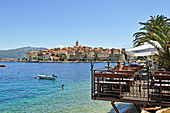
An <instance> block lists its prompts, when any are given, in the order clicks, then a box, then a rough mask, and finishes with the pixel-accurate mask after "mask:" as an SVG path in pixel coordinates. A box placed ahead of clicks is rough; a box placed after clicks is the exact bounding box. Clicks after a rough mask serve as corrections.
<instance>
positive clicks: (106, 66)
mask: <svg viewBox="0 0 170 113" xmlns="http://www.w3.org/2000/svg"><path fill="white" fill-rule="evenodd" d="M112 67H114V66H112V65H111V64H110V65H109V68H112ZM105 68H108V65H105Z"/></svg>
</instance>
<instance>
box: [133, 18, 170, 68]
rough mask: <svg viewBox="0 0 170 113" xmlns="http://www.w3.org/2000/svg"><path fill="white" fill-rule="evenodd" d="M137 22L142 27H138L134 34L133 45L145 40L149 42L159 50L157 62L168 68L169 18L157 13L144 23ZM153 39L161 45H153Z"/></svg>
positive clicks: (169, 58)
mask: <svg viewBox="0 0 170 113" xmlns="http://www.w3.org/2000/svg"><path fill="white" fill-rule="evenodd" d="M139 24H140V25H143V26H144V27H142V28H141V29H140V30H141V31H140V32H137V33H135V34H134V37H135V40H134V41H133V42H134V46H139V45H142V44H144V43H145V42H148V43H150V44H151V45H153V46H154V47H155V48H156V49H157V50H158V52H159V54H158V57H159V63H160V64H162V65H165V66H167V67H168V68H169V69H170V54H169V53H170V52H169V44H170V19H167V17H164V16H163V15H161V16H159V15H157V16H156V17H155V16H154V17H153V16H151V19H150V20H148V21H147V22H146V23H143V22H140V23H139ZM153 41H157V42H158V43H159V44H160V45H161V47H158V46H157V45H155V44H154V43H153Z"/></svg>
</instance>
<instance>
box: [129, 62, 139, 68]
mask: <svg viewBox="0 0 170 113" xmlns="http://www.w3.org/2000/svg"><path fill="white" fill-rule="evenodd" d="M138 66H139V65H138V63H136V61H133V63H131V64H130V67H138Z"/></svg>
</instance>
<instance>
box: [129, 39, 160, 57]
mask: <svg viewBox="0 0 170 113" xmlns="http://www.w3.org/2000/svg"><path fill="white" fill-rule="evenodd" d="M153 43H155V44H156V45H157V46H158V47H159V48H161V46H160V44H159V43H158V42H157V41H153ZM126 54H127V55H129V56H151V55H154V54H158V51H157V49H156V48H155V47H154V46H152V45H151V44H149V43H144V45H141V46H138V47H134V48H132V49H129V50H127V51H126Z"/></svg>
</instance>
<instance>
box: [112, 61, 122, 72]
mask: <svg viewBox="0 0 170 113" xmlns="http://www.w3.org/2000/svg"><path fill="white" fill-rule="evenodd" d="M122 68H123V66H122V64H121V62H120V61H118V62H117V65H116V66H115V67H114V69H115V70H122Z"/></svg>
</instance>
